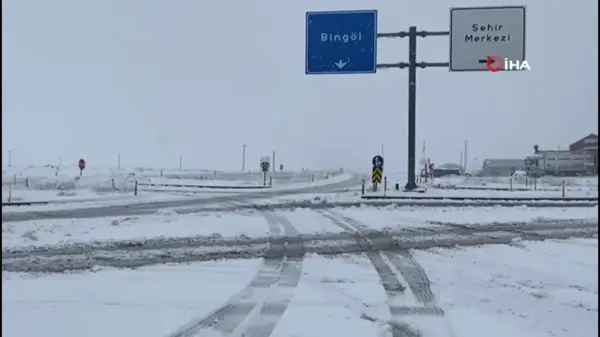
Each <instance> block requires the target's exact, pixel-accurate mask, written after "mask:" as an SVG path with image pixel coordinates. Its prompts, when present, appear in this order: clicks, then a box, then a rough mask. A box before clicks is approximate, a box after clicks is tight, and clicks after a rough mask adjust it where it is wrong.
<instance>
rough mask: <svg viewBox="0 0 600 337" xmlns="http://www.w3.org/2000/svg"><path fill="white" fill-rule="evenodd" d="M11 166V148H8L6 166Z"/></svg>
mask: <svg viewBox="0 0 600 337" xmlns="http://www.w3.org/2000/svg"><path fill="white" fill-rule="evenodd" d="M11 166H12V149H8V167H11Z"/></svg>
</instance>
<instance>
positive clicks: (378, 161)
mask: <svg viewBox="0 0 600 337" xmlns="http://www.w3.org/2000/svg"><path fill="white" fill-rule="evenodd" d="M373 167H374V168H378V169H382V168H383V157H382V156H380V155H377V156H375V157H373Z"/></svg>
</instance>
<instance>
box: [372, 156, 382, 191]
mask: <svg viewBox="0 0 600 337" xmlns="http://www.w3.org/2000/svg"><path fill="white" fill-rule="evenodd" d="M371 163H372V164H373V171H372V172H371V182H372V183H373V192H377V186H378V185H379V184H381V181H382V179H383V157H382V156H379V155H377V156H375V157H373V160H371Z"/></svg>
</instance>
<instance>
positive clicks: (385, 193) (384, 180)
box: [383, 177, 387, 197]
mask: <svg viewBox="0 0 600 337" xmlns="http://www.w3.org/2000/svg"><path fill="white" fill-rule="evenodd" d="M386 195H387V177H383V196H384V197H385V196H386Z"/></svg>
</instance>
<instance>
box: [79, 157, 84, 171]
mask: <svg viewBox="0 0 600 337" xmlns="http://www.w3.org/2000/svg"><path fill="white" fill-rule="evenodd" d="M79 169H80V170H82V171H83V169H85V160H83V159H79Z"/></svg>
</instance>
